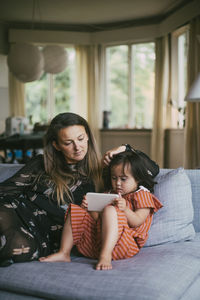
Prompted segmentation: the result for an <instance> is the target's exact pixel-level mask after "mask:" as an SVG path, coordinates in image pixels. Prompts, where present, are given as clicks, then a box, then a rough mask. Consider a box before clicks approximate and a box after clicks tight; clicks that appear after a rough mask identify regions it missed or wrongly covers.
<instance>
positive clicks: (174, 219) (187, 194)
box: [145, 168, 195, 246]
mask: <svg viewBox="0 0 200 300" xmlns="http://www.w3.org/2000/svg"><path fill="white" fill-rule="evenodd" d="M156 181H157V184H156V185H155V189H154V194H155V196H156V197H157V198H158V199H159V200H160V201H161V203H162V204H163V208H162V209H160V210H159V211H158V212H157V213H156V214H155V215H154V218H153V222H152V226H151V228H150V231H149V238H148V240H147V242H146V244H145V246H153V245H158V244H163V243H168V242H178V241H182V240H190V239H192V238H194V236H195V230H194V227H193V224H192V221H193V216H194V211H193V205H192V191H191V183H190V180H189V178H188V176H187V175H186V173H185V170H184V169H183V168H178V169H175V170H172V171H169V172H168V173H166V174H164V175H161V174H159V175H158V176H157V177H156Z"/></svg>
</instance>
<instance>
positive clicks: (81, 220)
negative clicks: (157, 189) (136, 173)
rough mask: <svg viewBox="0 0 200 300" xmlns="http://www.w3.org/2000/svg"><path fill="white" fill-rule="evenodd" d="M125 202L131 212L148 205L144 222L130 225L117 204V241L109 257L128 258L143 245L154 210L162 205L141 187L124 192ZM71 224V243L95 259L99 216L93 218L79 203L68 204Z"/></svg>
mask: <svg viewBox="0 0 200 300" xmlns="http://www.w3.org/2000/svg"><path fill="white" fill-rule="evenodd" d="M123 197H124V198H125V199H126V205H127V206H128V207H129V208H130V209H132V210H133V211H134V210H136V209H139V208H151V210H150V214H149V215H148V217H147V218H146V220H145V222H144V223H143V224H142V225H140V226H138V227H134V228H133V227H132V228H131V227H129V225H128V222H127V218H126V216H125V214H124V212H123V211H120V210H119V209H118V208H117V207H116V211H117V216H118V241H117V243H116V245H115V247H114V249H113V252H112V259H113V260H117V259H123V258H129V257H132V256H133V255H135V254H136V253H138V252H139V250H140V248H141V247H143V246H144V244H145V242H146V240H147V238H148V231H149V229H150V226H151V223H152V218H153V213H154V212H156V211H157V210H158V209H160V208H161V207H162V204H161V202H160V201H159V200H158V199H157V198H156V197H155V196H154V195H153V194H151V193H150V192H149V191H148V190H146V189H145V188H144V189H143V188H141V189H140V190H138V191H136V192H133V193H130V194H127V195H124V196H123ZM69 210H70V211H71V224H72V234H73V240H74V244H75V245H76V247H77V249H78V251H79V252H80V253H82V254H83V255H84V256H86V257H90V258H95V259H97V258H98V257H99V254H100V249H101V216H100V217H99V218H98V220H97V221H95V220H94V219H93V218H92V217H91V216H90V214H89V213H88V212H87V211H86V210H85V209H83V208H81V207H80V206H78V205H75V204H71V205H70V206H69V208H68V210H67V212H66V216H67V214H68V212H69Z"/></svg>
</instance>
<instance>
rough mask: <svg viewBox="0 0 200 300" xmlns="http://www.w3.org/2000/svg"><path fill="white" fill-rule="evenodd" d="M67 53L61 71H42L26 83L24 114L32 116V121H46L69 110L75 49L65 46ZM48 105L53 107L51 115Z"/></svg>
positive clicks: (71, 99) (71, 98)
mask: <svg viewBox="0 0 200 300" xmlns="http://www.w3.org/2000/svg"><path fill="white" fill-rule="evenodd" d="M67 54H68V63H67V67H66V69H65V70H64V71H63V72H62V73H59V74H55V75H52V74H47V73H44V74H43V75H42V76H41V78H40V79H39V80H37V81H34V82H31V83H27V84H26V116H27V117H30V116H32V122H33V123H36V122H39V123H41V124H44V123H47V122H48V121H49V119H51V118H52V117H53V116H55V115H56V114H58V113H61V112H66V111H69V110H70V106H71V103H72V102H73V101H74V94H73V82H74V68H75V50H74V49H73V48H67ZM50 80H51V81H52V82H53V88H52V90H51V87H50V86H51V85H50ZM50 106H53V107H54V110H53V116H50V115H49V111H50V109H49V107H50Z"/></svg>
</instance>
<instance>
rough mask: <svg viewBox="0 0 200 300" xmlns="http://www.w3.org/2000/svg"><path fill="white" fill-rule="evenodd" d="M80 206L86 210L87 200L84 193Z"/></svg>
mask: <svg viewBox="0 0 200 300" xmlns="http://www.w3.org/2000/svg"><path fill="white" fill-rule="evenodd" d="M81 207H82V208H84V209H86V210H87V209H88V202H87V199H86V195H85V196H84V197H83V200H82V203H81Z"/></svg>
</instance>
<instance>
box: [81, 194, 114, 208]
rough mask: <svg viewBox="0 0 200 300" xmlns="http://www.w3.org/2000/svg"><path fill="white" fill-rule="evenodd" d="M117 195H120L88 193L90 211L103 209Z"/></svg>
mask: <svg viewBox="0 0 200 300" xmlns="http://www.w3.org/2000/svg"><path fill="white" fill-rule="evenodd" d="M117 197H119V195H118V194H104V193H87V194H86V199H87V202H88V211H102V210H103V208H104V207H105V206H106V205H108V204H110V203H112V202H113V200H114V199H115V198H117Z"/></svg>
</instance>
